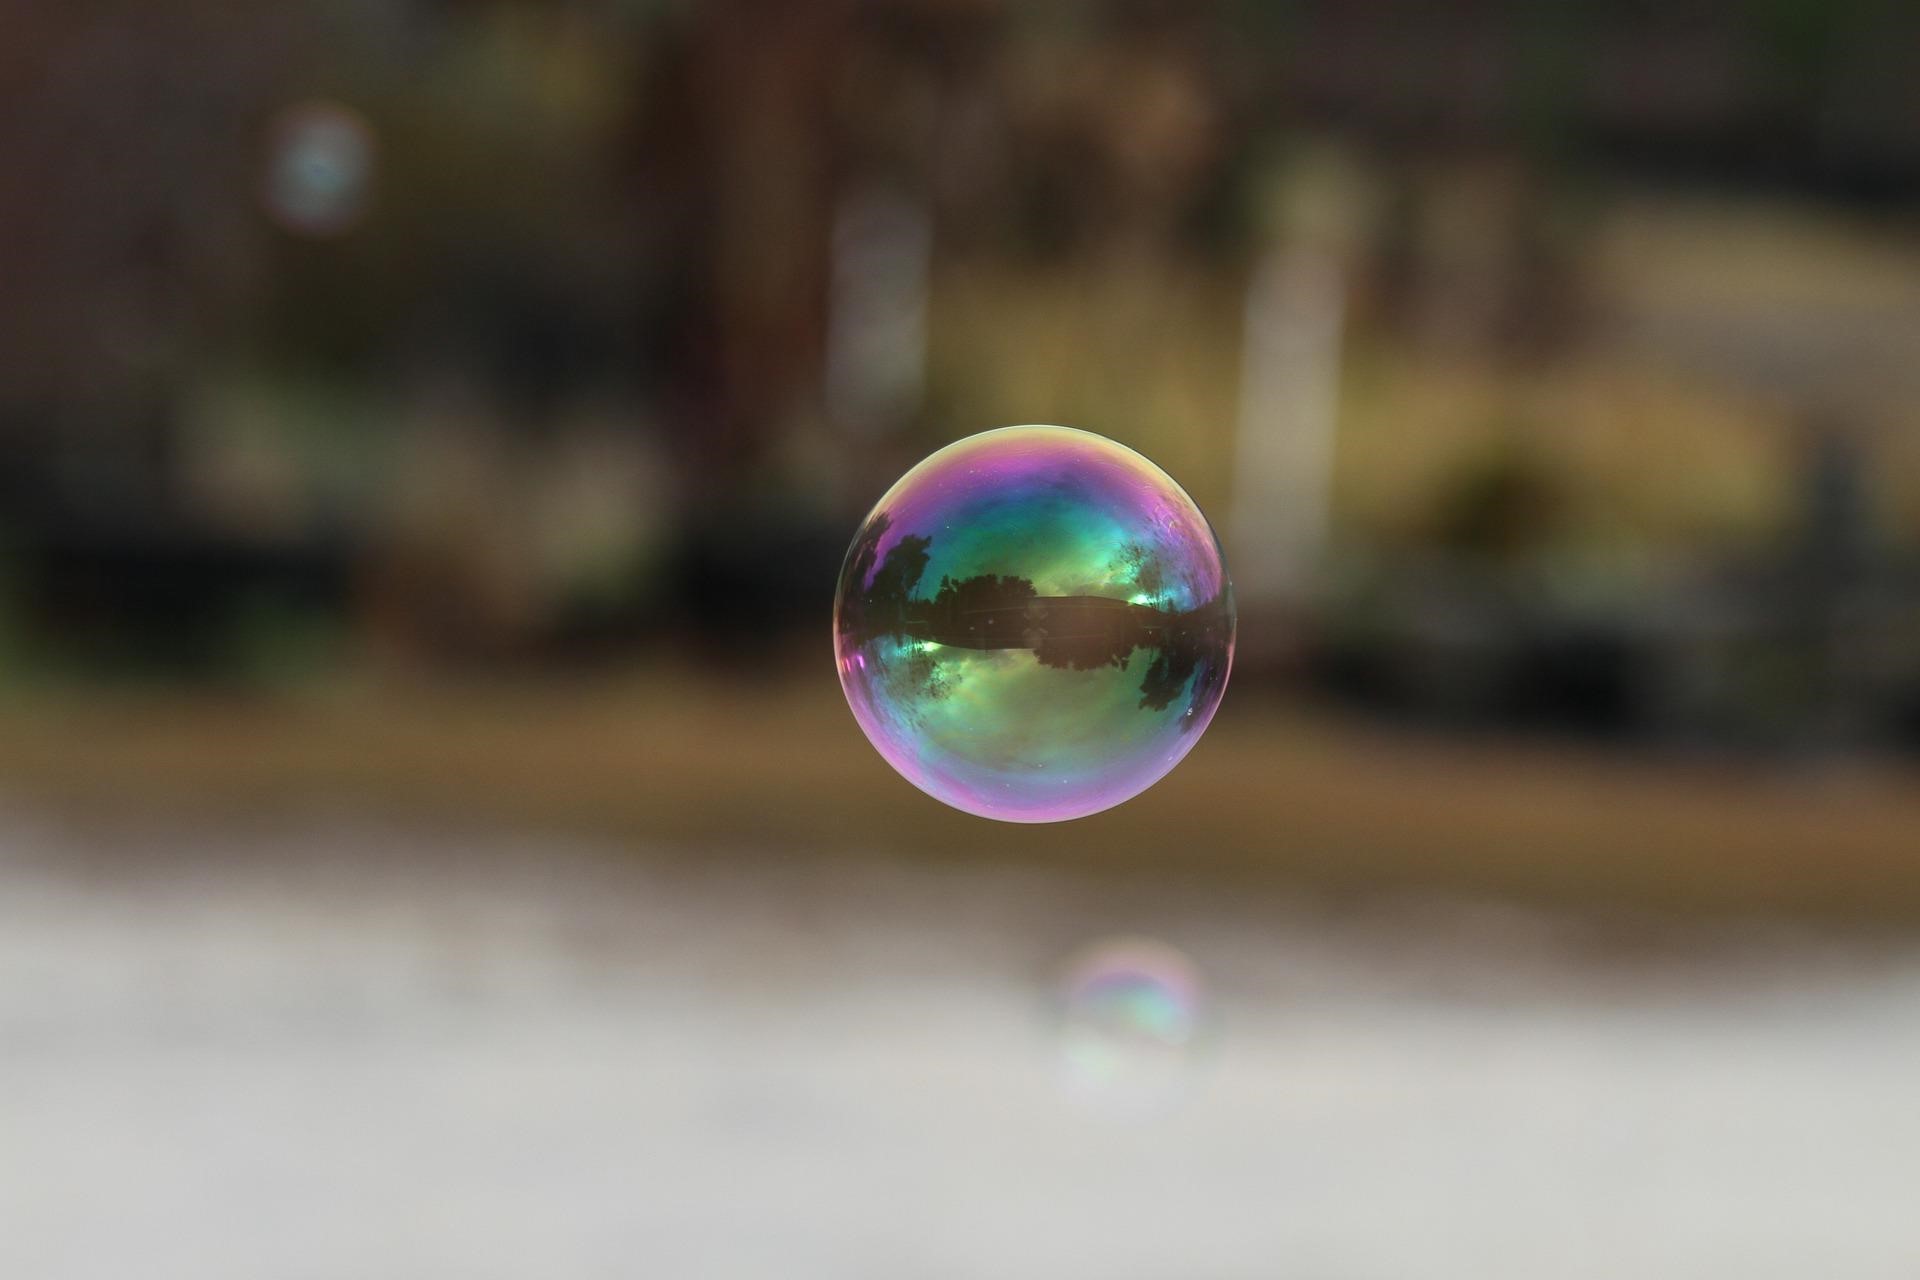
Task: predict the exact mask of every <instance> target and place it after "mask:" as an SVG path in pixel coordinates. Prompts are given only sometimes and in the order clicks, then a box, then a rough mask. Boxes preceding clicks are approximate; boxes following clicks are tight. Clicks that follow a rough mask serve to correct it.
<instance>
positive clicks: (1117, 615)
mask: <svg viewBox="0 0 1920 1280" xmlns="http://www.w3.org/2000/svg"><path fill="white" fill-rule="evenodd" d="M834 630H835V637H834V638H835V649H836V657H837V659H838V662H839V669H840V678H841V683H842V686H843V687H844V689H845V691H846V694H847V700H848V703H849V704H850V705H851V706H852V708H853V712H854V715H855V717H856V718H857V719H858V720H859V722H860V725H861V727H862V728H863V729H864V730H865V731H866V733H867V735H868V737H869V738H870V739H871V740H872V741H873V743H874V745H875V746H876V747H877V748H878V749H879V750H880V753H881V755H882V756H884V757H885V758H886V759H887V761H888V762H889V763H890V764H892V765H893V766H894V767H895V768H896V769H898V770H899V771H900V773H901V774H903V775H904V776H905V777H906V778H907V779H908V780H910V781H911V782H913V783H914V784H915V785H916V786H918V787H920V788H921V789H922V790H924V791H926V792H928V793H929V794H931V795H933V796H935V797H936V798H938V799H940V800H943V801H945V802H946V803H948V804H951V805H953V806H955V807H956V808H960V809H964V810H966V811H968V812H970V813H977V814H980V815H982V816H986V817H993V818H1001V819H1006V820H1009V821H1018V822H1046V821H1057V820H1060V819H1064V818H1073V817H1080V816H1083V815H1085V814H1089V813H1095V812H1098V811H1099V810H1101V809H1105V808H1109V807H1111V806H1112V805H1115V804H1119V803H1121V802H1122V801H1124V800H1127V799H1129V798H1130V797H1132V796H1134V795H1137V794H1139V792H1141V791H1143V790H1145V789H1146V788H1147V787H1149V786H1151V785H1152V784H1153V783H1154V782H1156V781H1157V780H1159V778H1161V777H1162V776H1164V775H1165V774H1166V773H1167V772H1168V771H1169V770H1170V769H1172V768H1173V767H1174V765H1176V764H1177V763H1179V761H1180V759H1181V758H1182V757H1183V756H1184V755H1185V754H1186V752H1187V751H1188V750H1189V749H1190V748H1191V747H1192V745H1193V743H1194V741H1195V740H1196V739H1197V738H1198V736H1199V733H1200V731H1201V730H1203V729H1204V728H1205V727H1206V724H1207V723H1208V721H1209V720H1210V719H1211V718H1212V716H1213V713H1214V710H1215V709H1216V708H1217V707H1218V705H1219V701H1220V696H1221V694H1222V692H1223V691H1224V689H1225V684H1226V679H1227V674H1228V670H1229V667H1230V665H1231V661H1232V653H1233V638H1234V612H1233V598H1232V589H1231V586H1230V584H1229V582H1228V579H1227V576H1226V572H1225V569H1224V566H1223V565H1222V563H1221V559H1220V550H1219V544H1218V542H1217V541H1216V540H1215V538H1214V536H1213V532H1212V530H1211V528H1209V527H1208V525H1207V522H1206V520H1205V517H1203V516H1202V515H1201V514H1200V511H1199V509H1198V508H1197V507H1196V506H1195V505H1194V504H1193V501H1192V499H1190V498H1189V497H1188V496H1187V495H1186V493H1185V492H1184V491H1182V490H1181V489H1180V487H1179V486H1178V485H1177V484H1175V483H1174V482H1173V480H1172V479H1171V478H1169V477H1168V476H1167V475H1166V473H1165V472H1163V471H1161V470H1160V469H1159V468H1158V467H1155V466H1154V465H1153V464H1152V463H1151V462H1149V461H1147V460H1146V459H1145V458H1143V457H1141V456H1140V455H1139V454H1137V453H1134V452H1133V451H1132V450H1130V449H1127V448H1125V447H1124V446H1122V445H1119V444H1116V443H1114V442H1113V441H1111V440H1107V439H1104V438H1103V437H1100V436H1096V435H1093V434H1091V433H1088V432H1084V431H1074V430H1071V429H1068V428H1064V427H1011V428H1006V429H1004V430H1001V431H992V432H987V433H984V434H982V435H979V436H974V437H970V438H969V439H966V440H962V441H960V442H959V443H957V444H954V445H951V446H949V447H948V448H946V449H943V450H941V451H940V452H938V453H936V454H934V455H933V456H932V457H930V458H928V459H927V460H926V461H924V462H922V463H921V464H920V465H919V466H917V467H915V468H914V469H913V470H912V471H910V472H908V473H907V475H906V476H905V477H903V478H902V479H901V480H900V481H899V483H897V484H896V485H894V487H893V488H892V489H891V490H889V491H888V493H887V494H886V496H884V497H883V498H882V499H881V500H880V503H879V504H878V505H877V506H876V507H875V508H874V510H873V512H872V514H870V515H869V516H868V517H867V519H866V521H865V522H864V523H863V524H862V526H861V528H860V530H859V532H858V533H857V534H856V535H855V537H854V540H853V544H852V546H851V548H850V549H849V550H848V553H847V559H846V563H845V566H844V568H843V570H842V573H841V578H840V585H839V590H838V593H837V595H836V599H835V624H834Z"/></svg>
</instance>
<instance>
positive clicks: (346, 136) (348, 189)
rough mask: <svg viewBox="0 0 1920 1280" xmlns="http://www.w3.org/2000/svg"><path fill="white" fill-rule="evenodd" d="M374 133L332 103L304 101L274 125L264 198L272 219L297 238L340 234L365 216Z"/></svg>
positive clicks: (347, 110) (358, 118)
mask: <svg viewBox="0 0 1920 1280" xmlns="http://www.w3.org/2000/svg"><path fill="white" fill-rule="evenodd" d="M373 153H374V141H373V130H372V129H371V128H369V127H368V125H367V122H366V120H365V119H363V118H362V117H361V116H360V114H359V113H358V112H356V111H353V110H352V109H350V108H348V107H343V106H341V105H339V104H338V103H332V102H303V103H300V104H298V105H297V106H292V107H289V108H287V109H286V110H285V111H283V112H281V113H280V115H279V117H278V118H277V119H276V120H275V121H274V123H273V127H272V132H271V135H270V142H269V147H268V152H267V173H266V180H265V190H264V193H263V195H264V198H265V201H266V205H267V210H268V212H269V213H271V214H272V215H273V218H274V221H276V222H278V223H279V224H280V225H281V226H282V227H284V228H286V229H287V230H288V231H291V232H293V233H295V234H296V235H304V236H315V237H328V236H337V235H341V234H343V233H344V232H346V231H348V230H350V229H351V228H352V227H353V225H354V224H355V223H357V222H358V221H359V220H360V218H361V215H362V214H364V213H365V212H366V208H367V203H368V199H369V197H370V194H371V188H372V184H373Z"/></svg>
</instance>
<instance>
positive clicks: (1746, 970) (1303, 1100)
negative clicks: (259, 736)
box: [0, 810, 1920, 1280]
mask: <svg viewBox="0 0 1920 1280" xmlns="http://www.w3.org/2000/svg"><path fill="white" fill-rule="evenodd" d="M41 812H42V813H43V814H45V813H50V812H52V811H51V810H43V811H41ZM982 829H983V830H985V829H987V828H985V827H984V826H983V828H982ZM1120 932H1149V933H1152V934H1155V935H1158V936H1160V937H1162V938H1164V939H1166V940H1167V941H1168V942H1170V943H1172V944H1175V945H1178V946H1180V947H1183V948H1185V949H1186V951H1187V952H1188V953H1189V954H1190V955H1191V956H1192V957H1193V959H1194V961H1195V962H1196V964H1197V965H1198V967H1199V969H1200V971H1201V972H1202V973H1203V974H1204V975H1205V978H1206V980H1207V982H1208V984H1209V986H1210V989H1211V993H1212V999H1211V1009H1212V1015H1213V1023H1214V1026H1215V1027H1216V1034H1215V1036H1214V1037H1213V1038H1212V1040H1211V1041H1210V1043H1209V1045H1208V1047H1207V1052H1206V1053H1205V1054H1203V1055H1202V1056H1201V1058H1200V1059H1199V1060H1198V1061H1196V1062H1195V1064H1194V1066H1193V1069H1192V1071H1191V1075H1190V1079H1189V1080H1188V1082H1187V1083H1188V1088H1187V1093H1186V1097H1185V1098H1184V1100H1183V1101H1182V1102H1180V1103H1179V1104H1177V1105H1175V1106H1173V1107H1172V1108H1171V1109H1169V1110H1167V1111H1165V1112H1164V1113H1163V1114H1160V1115H1157V1116H1149V1117H1146V1118H1138V1119H1133V1120H1122V1119H1120V1118H1117V1117H1113V1116H1103V1115H1100V1114H1098V1113H1089V1112H1088V1111H1087V1110H1086V1109H1084V1108H1076V1107H1073V1106H1069V1105H1067V1102H1066V1100H1065V1099H1063V1097H1062V1095H1061V1093H1060V1091H1059V1088H1058V1081H1057V1075H1056V1068H1057V1066H1058V1063H1057V1062H1056V1061H1055V1057H1056V1051H1057V1044H1056V1042H1055V1038H1054V1028H1053V1027H1052V1025H1051V1024H1050V1022H1049V1015H1048V1006H1047V999H1046V983H1047V981H1048V979H1049V975H1050V974H1051V973H1052V972H1053V970H1054V967H1055V966H1056V965H1057V964H1058V963H1059V962H1060V961H1061V960H1062V959H1063V958H1064V957H1065V956H1067V955H1068V954H1069V953H1070V952H1072V951H1073V950H1074V949H1075V948H1077V947H1078V946H1080V945H1081V944H1082V943H1084V942H1085V941H1086V940H1087V939H1089V938H1091V937H1097V936H1101V935H1108V934H1113V933H1120ZM1917 1070H1920V949H1916V948H1915V946H1914V945H1913V944H1912V943H1910V942H1904V941H1891V940H1881V941H1873V940H1871V939H1868V938H1866V937H1865V936H1864V935H1859V934H1852V935H1847V936H1845V937H1839V936H1835V935H1830V934H1827V933H1825V932H1823V931H1821V929H1820V928H1819V927H1817V926H1810V925H1807V926H1803V925H1782V924H1775V925H1760V924H1751V923H1749V924H1739V923H1723V924H1718V925H1701V924H1698V923H1695V924H1691V925H1686V926H1682V925H1681V924H1680V923H1678V922H1677V921H1674V920H1670V919H1669V918H1667V917H1662V916H1658V915H1642V914H1631V915H1609V916H1595V915H1591V914H1588V915H1580V916H1556V915H1551V914H1544V913H1535V912H1532V911H1524V910H1520V909H1516V908H1507V907H1492V906H1486V905H1472V904H1467V903H1463V902H1462V901H1460V900H1444V899H1437V898H1431V897H1420V896H1416V895H1412V894H1409V893H1402V894H1389V895H1385V896H1381V897H1377V898H1374V899H1372V900H1371V901H1370V903H1369V905H1366V906H1364V907H1360V906H1347V907H1340V906H1337V905H1334V904H1332V903H1330V902H1329V901H1328V900H1327V899H1326V898H1324V897H1318V898H1310V897H1306V896H1302V895H1298V894H1296V895H1291V896H1289V895H1284V894H1281V893H1279V892H1278V891H1273V890H1265V889H1257V890H1249V889H1248V888H1247V887H1245V886H1240V887H1237V888H1231V889H1230V888H1229V887H1227V886H1225V885H1223V884H1221V883H1220V882H1218V881H1213V882H1211V883H1199V882H1195V881H1191V880H1188V879H1184V878H1182V877H1181V876H1179V875H1177V874H1175V873H1173V872H1171V871H1166V870H1160V871H1137V872H1131V873H1127V874H1121V875H1104V876H1100V877H1098V878H1093V877H1089V876H1086V875H1084V874H1083V873H1082V872H1080V871H1076V870H1073V869H1070V868H1039V867H1032V868H1028V869H1024V870H1022V869H1018V868H1013V867H1009V866H1004V865H1002V866H999V867H997V868H995V867H988V866H982V865H977V864H976V865H968V864H956V863H952V862H927V861H921V862H905V861H900V860H895V859H880V858H872V859H851V858H833V857H821V856H810V857H794V856H789V854H788V852H787V851H785V850H783V849H782V848H780V847H777V846H772V845H770V846H766V847H759V848H752V847H748V848H742V849H738V850H735V851H734V852H733V853H732V854H731V855H729V856H727V857H724V858H722V857H715V856H698V857H696V856H693V855H691V854H687V853H684V852H678V853H677V852H674V851H673V850H672V849H670V848H667V847H664V846H648V845H646V844H644V843H639V842H608V843H605V844H596V843H593V842H590V841H586V840H584V839H582V840H575V841H571V842H560V841H555V840H551V839H542V838H537V837H532V836H527V837H524V838H519V837H513V836H508V835H501V834H497V831H496V833H493V834H487V835H484V836H478V835H475V834H474V832H473V831H467V832H464V833H463V832H461V831H459V830H458V829H456V828H453V827H450V826H448V825H446V824H444V823H443V824H440V825H438V826H435V827H432V828H425V827H419V828H414V827H406V826H396V825H392V824H389V823H384V822H375V821H372V820H369V819H364V818H358V817H355V816H352V814H350V813H348V812H346V811H344V810H336V811H332V812H320V813H313V812H309V813H305V814H293V813H282V814H280V815H278V816H275V817H272V818H262V819H255V820H252V821H248V820H242V819H225V820H220V821H205V820H188V819H185V818H179V817H176V818H173V819H167V820H161V821H157V822H156V821H134V820H133V819H131V818H128V817H122V818H116V819H114V820H112V821H106V820H95V821H89V822H86V823H81V824H76V823H75V822H74V821H73V820H71V819H61V820H55V819H52V818H49V817H45V816H39V817H36V816H34V815H33V814H32V813H22V812H19V811H15V812H12V813H10V814H8V816H6V817H5V818H4V820H3V821H0V1082H4V1088H0V1224H4V1229H0V1274H4V1275H7V1276H21V1277H37V1278H41V1280H82V1278H86V1280H91V1278H94V1277H99V1278H101V1280H107V1278H115V1280H117V1278H119V1277H126V1276H136V1275H137V1276H140V1277H143V1278H144V1280H168V1278H171V1277H181V1278H183V1280H184V1278H187V1277H191V1278H192V1280H221V1278H224V1277H233V1278H235V1280H241V1278H244V1280H261V1278H265V1277H283V1276H284V1277H300V1276H354V1277H361V1278H364V1280H377V1278H379V1277H396V1278H399V1277H405V1278H408V1280H433V1278H436V1277H449V1278H453V1277H458V1278H459V1280H478V1278H484V1277H502V1278H505V1277H516V1278H517V1277H524V1276H528V1275H546V1276H555V1277H563V1276H564V1277H570V1278H572V1277H599V1276H606V1277H614V1276H622V1277H624V1276H650V1277H656V1276H703V1277H778V1278H780V1280H807V1278H811V1277H820V1278H822V1280H828V1278H831V1280H843V1278H845V1277H875V1278H879V1277H887V1278H900V1277H984V1276H992V1277H1028V1276H1031V1277H1036V1278H1042V1277H1044V1278H1045V1280H1068V1278H1072V1277H1102V1278H1107V1277H1141V1278H1143V1280H1144V1278H1157V1277H1179V1278H1180V1280H1208V1278H1214V1277H1240V1276H1246V1277H1253V1276H1259V1277H1275V1276H1284V1277H1297V1278H1300V1280H1311V1278H1318V1277H1326V1278H1329V1280H1332V1278H1342V1280H1349V1278H1357V1277H1382V1278H1387V1277H1409V1276H1420V1277H1450V1276H1459V1277H1473V1278H1475V1280H1492V1278H1496V1277H1516V1278H1522V1277H1525V1278H1529V1280H1531V1278H1535V1277H1541V1276H1554V1277H1586V1276H1592V1277H1600V1276H1608V1277H1614V1276H1626V1275H1665V1276H1686V1277H1690V1278H1693V1280H1708V1278H1712V1277H1727V1278H1728V1280H1762V1278H1765V1277H1782V1278H1783V1280H1787V1278H1791V1280H1802V1278H1804V1277H1807V1276H1813V1275H1820V1276H1834V1277H1859V1278H1864V1277H1888V1278H1889V1280H1891V1278H1893V1277H1901V1278H1902V1280H1905V1278H1907V1277H1911V1276H1913V1275H1914V1274H1916V1273H1920V1226H1916V1224H1915V1218H1914V1215H1913V1212H1912V1200H1913V1196H1912V1192H1913V1187H1914V1185H1915V1174H1916V1172H1920V1107H1917V1106H1916V1104H1915V1102H1914V1090H1913V1081H1914V1079H1915V1078H1916V1071H1917Z"/></svg>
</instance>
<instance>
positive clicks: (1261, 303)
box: [1229, 244, 1346, 607]
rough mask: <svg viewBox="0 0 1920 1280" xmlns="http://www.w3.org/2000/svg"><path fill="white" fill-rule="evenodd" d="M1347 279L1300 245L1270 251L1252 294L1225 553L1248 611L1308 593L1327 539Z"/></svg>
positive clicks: (1331, 261) (1334, 263)
mask: <svg viewBox="0 0 1920 1280" xmlns="http://www.w3.org/2000/svg"><path fill="white" fill-rule="evenodd" d="M1345 312H1346V280H1345V275H1344V272H1343V271H1342V270H1341V267H1340V263H1339V261H1338V260H1337V259H1336V258H1335V257H1333V256H1332V255H1331V254H1329V253H1327V252H1326V251H1324V250H1322V249H1318V248H1315V247H1311V246H1309V245H1304V244H1296V245H1293V246H1285V247H1281V248H1278V249H1275V250H1273V251H1271V252H1270V253H1268V255H1267V256H1266V258H1265V259H1264V260H1263V261H1262V262H1261V263H1260V265H1259V267H1258V268H1257V269H1256V270H1255V272H1254V274H1253V280H1252V282H1251V284H1250V285H1249V286H1248V289H1247V304H1246V331H1245V339H1244V350H1243V352H1242V363H1241V373H1240V422H1239V438H1238V443H1237V447H1236V450H1235V460H1234V461H1235V466H1234V476H1233V506H1232V511H1231V518H1232V523H1231V525H1230V526H1229V530H1230V533H1229V543H1230V546H1229V553H1230V559H1231V563H1232V565H1233V582H1234V592H1235V594H1236V595H1237V596H1238V597H1239V598H1240V600H1241V602H1242V604H1243V605H1248V606H1256V607H1257V606H1260V605H1273V604H1284V603H1286V602H1288V601H1289V600H1291V599H1294V598H1297V597H1298V595H1299V594H1300V593H1301V592H1303V591H1304V590H1306V588H1307V587H1308V585H1309V584H1310V581H1311V578H1312V574H1313V572H1314V569H1315V567H1316V566H1317V564H1318V563H1319V560H1320V556H1321V553H1322V551H1323V550H1324V548H1325V546H1326V541H1327V521H1328V508H1329V503H1330V497H1331V489H1332V482H1333V441H1334V428H1335V422H1336V416H1337V412H1338V400H1339V385H1340V336H1341V328H1342V326H1343V324H1344V322H1345Z"/></svg>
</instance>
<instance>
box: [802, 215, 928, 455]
mask: <svg viewBox="0 0 1920 1280" xmlns="http://www.w3.org/2000/svg"><path fill="white" fill-rule="evenodd" d="M932 245H933V229H932V220H931V218H930V217H929V215H928V212H927V209H926V207H925V206H924V205H922V204H920V203H918V202H916V201H913V200H911V199H908V198H906V197H905V196H902V195H899V194H896V193H891V192H884V191H861V192H858V193H856V194H854V195H852V196H849V197H847V198H846V199H844V200H842V201H841V203H840V205H839V208H838V209H837V210H836V212H835V215H834V224H833V283H832V293H831V297H830V299H829V308H828V322H827V370H826V382H827V387H826V391H827V409H828V412H829V414H830V415H831V416H832V417H833V419H834V420H835V421H836V422H838V423H839V424H840V426H841V427H842V428H844V429H848V430H852V431H855V432H864V433H874V432H879V431H884V430H888V429H891V428H896V427H898V426H900V425H902V424H903V423H904V422H905V421H906V420H907V419H908V418H910V417H911V416H912V415H913V414H914V412H915V411H917V410H918V409H919V407H920V396H921V383H922V381H923V378H924V373H925V364H926V345H927V275H928V262H929V259H930V257H931V254H932Z"/></svg>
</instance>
